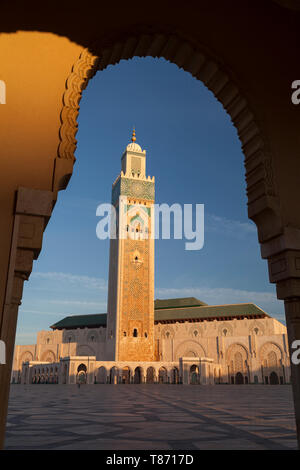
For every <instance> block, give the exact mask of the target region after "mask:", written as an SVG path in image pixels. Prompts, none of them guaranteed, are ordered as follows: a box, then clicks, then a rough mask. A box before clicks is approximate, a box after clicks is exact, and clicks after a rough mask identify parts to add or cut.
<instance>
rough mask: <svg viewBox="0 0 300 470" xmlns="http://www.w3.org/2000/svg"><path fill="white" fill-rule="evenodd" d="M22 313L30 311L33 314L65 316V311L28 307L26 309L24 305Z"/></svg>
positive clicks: (21, 309)
mask: <svg viewBox="0 0 300 470" xmlns="http://www.w3.org/2000/svg"><path fill="white" fill-rule="evenodd" d="M20 313H30V314H33V315H50V316H55V317H59V316H65V313H61V312H45V311H44V310H43V309H41V310H31V309H26V310H25V309H23V308H22V307H20Z"/></svg>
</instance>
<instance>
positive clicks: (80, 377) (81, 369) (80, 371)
mask: <svg viewBox="0 0 300 470" xmlns="http://www.w3.org/2000/svg"><path fill="white" fill-rule="evenodd" d="M76 382H77V383H78V384H86V383H87V367H86V365H85V364H80V365H79V366H78V367H77V376H76Z"/></svg>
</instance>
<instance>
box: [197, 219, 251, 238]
mask: <svg viewBox="0 0 300 470" xmlns="http://www.w3.org/2000/svg"><path fill="white" fill-rule="evenodd" d="M205 230H206V231H208V232H215V233H219V234H224V235H228V236H234V237H238V238H241V237H245V236H247V235H253V234H256V226H255V224H254V223H253V222H251V221H249V222H248V221H247V222H240V221H239V220H231V219H227V218H226V217H220V216H218V215H214V214H206V217H205Z"/></svg>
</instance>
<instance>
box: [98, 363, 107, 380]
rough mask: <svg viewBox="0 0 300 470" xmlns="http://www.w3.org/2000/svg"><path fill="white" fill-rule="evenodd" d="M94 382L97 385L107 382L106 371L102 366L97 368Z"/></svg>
mask: <svg viewBox="0 0 300 470" xmlns="http://www.w3.org/2000/svg"><path fill="white" fill-rule="evenodd" d="M96 381H97V383H99V384H106V381H107V371H106V368H105V367H104V366H101V367H99V369H98V373H97V377H96Z"/></svg>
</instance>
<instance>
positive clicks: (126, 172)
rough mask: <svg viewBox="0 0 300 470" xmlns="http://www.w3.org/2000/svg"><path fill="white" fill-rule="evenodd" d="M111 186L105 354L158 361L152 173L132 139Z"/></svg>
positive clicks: (135, 359)
mask: <svg viewBox="0 0 300 470" xmlns="http://www.w3.org/2000/svg"><path fill="white" fill-rule="evenodd" d="M121 164H122V170H121V173H120V175H119V176H118V178H117V179H116V181H115V182H114V184H113V187H112V205H113V206H114V207H115V209H116V219H117V223H116V226H117V234H116V238H115V239H111V240H110V259H109V285H108V307H107V328H106V331H107V341H106V345H107V348H106V357H107V360H113V361H153V360H154V235H153V234H154V177H152V178H150V176H148V177H147V176H146V151H145V150H142V149H141V147H140V146H139V145H138V144H137V143H136V137H135V131H134V130H133V133H132V139H131V142H130V143H129V144H128V145H127V147H126V150H125V152H124V153H123V155H122V159H121Z"/></svg>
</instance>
